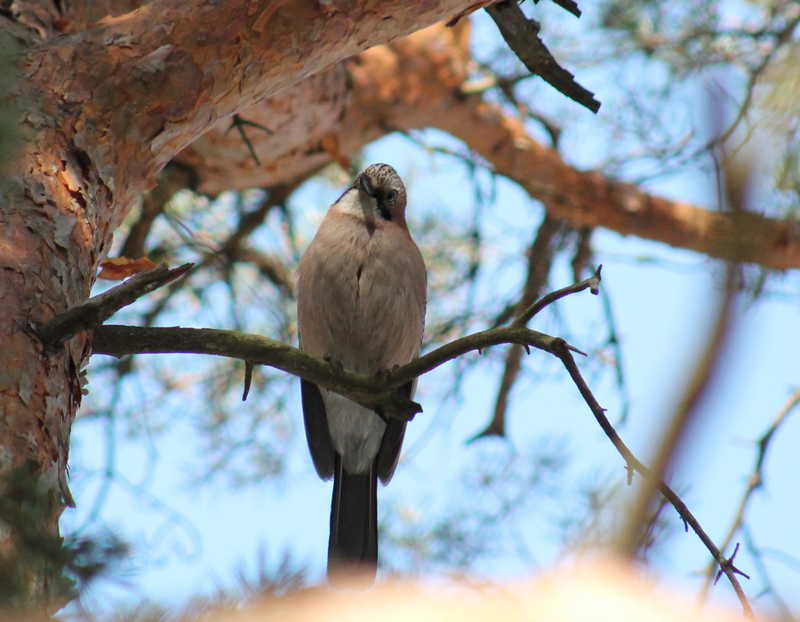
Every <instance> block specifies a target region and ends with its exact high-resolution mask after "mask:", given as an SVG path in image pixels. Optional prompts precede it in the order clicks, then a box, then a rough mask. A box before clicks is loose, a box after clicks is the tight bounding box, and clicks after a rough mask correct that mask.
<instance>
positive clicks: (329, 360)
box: [323, 354, 344, 374]
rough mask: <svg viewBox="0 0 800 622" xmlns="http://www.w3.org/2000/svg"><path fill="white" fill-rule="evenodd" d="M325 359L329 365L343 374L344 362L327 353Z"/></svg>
mask: <svg viewBox="0 0 800 622" xmlns="http://www.w3.org/2000/svg"><path fill="white" fill-rule="evenodd" d="M323 360H324V361H325V362H326V363H327V364H328V365H330V366H331V367H333V369H334V371H336V372H337V373H339V374H341V373H342V372H343V371H344V365H342V362H341V361H340V360H339V359H335V358H333V357H332V356H331V355H330V354H326V355H325V356H324V357H323Z"/></svg>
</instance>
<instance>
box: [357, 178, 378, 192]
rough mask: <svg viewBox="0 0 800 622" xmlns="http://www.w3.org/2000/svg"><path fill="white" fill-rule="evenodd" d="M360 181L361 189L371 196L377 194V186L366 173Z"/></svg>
mask: <svg viewBox="0 0 800 622" xmlns="http://www.w3.org/2000/svg"><path fill="white" fill-rule="evenodd" d="M360 183H361V189H362V190H363V191H364V192H366V193H367V194H368V195H369V196H371V197H374V196H375V187H374V186H373V185H372V183H371V182H370V180H369V177H367V176H366V175H362V176H361V178H360Z"/></svg>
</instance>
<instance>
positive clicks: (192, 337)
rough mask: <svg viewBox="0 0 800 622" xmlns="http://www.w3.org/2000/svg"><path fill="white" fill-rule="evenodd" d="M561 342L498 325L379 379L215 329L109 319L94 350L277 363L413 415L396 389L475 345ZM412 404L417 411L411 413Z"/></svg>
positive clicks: (546, 346)
mask: <svg viewBox="0 0 800 622" xmlns="http://www.w3.org/2000/svg"><path fill="white" fill-rule="evenodd" d="M562 341H563V340H561V339H559V338H556V337H551V336H549V335H545V334H544V333H540V332H537V331H534V330H529V329H527V328H525V327H521V326H508V327H502V328H494V329H491V330H486V331H482V332H479V333H475V334H473V335H468V336H466V337H462V338H461V339H457V340H455V341H452V342H450V343H448V344H446V345H443V346H441V347H440V348H437V349H436V350H434V351H433V352H430V353H428V354H426V355H425V356H422V357H420V358H418V359H416V360H414V361H412V362H411V363H409V364H408V365H404V366H403V367H400V368H398V369H395V370H392V371H390V372H388V373H386V374H381V375H379V376H377V377H375V378H370V377H367V376H362V375H359V374H354V373H351V372H347V371H344V370H340V369H338V368H337V367H336V366H335V365H331V364H330V363H327V362H325V361H322V360H320V359H317V358H315V357H313V356H311V355H309V354H306V353H305V352H302V351H300V350H298V349H297V348H293V347H292V346H289V345H287V344H285V343H282V342H280V341H275V340H273V339H269V338H267V337H262V336H260V335H250V334H246V333H240V332H236V331H230V330H217V329H212V328H181V327H177V326H176V327H156V328H150V327H141V326H120V325H114V324H107V325H104V326H99V327H97V328H96V329H95V333H94V340H93V343H92V353H93V354H108V355H111V356H117V357H120V356H125V355H128V354H167V353H173V354H212V355H216V356H227V357H230V358H236V359H241V360H244V361H250V362H251V363H254V364H257V365H269V366H270V367H275V368H276V369H280V370H282V371H285V372H288V373H290V374H293V375H295V376H300V377H301V378H305V379H306V380H310V381H311V382H314V383H315V384H318V385H321V386H323V387H325V388H327V389H331V390H333V391H336V392H337V393H341V394H343V395H346V396H348V397H351V398H352V399H354V400H355V401H357V402H359V403H360V404H362V405H364V406H366V407H368V408H373V409H385V410H387V409H388V410H391V411H393V412H394V413H399V414H395V415H392V416H399V417H401V418H405V419H408V418H410V417H411V416H413V414H414V412H418V411H419V406H418V405H415V404H414V403H413V402H410V401H409V400H408V399H406V398H402V397H401V396H399V395H394V394H393V390H394V389H397V388H400V387H402V386H404V385H406V384H407V383H408V382H409V381H411V380H413V379H415V378H416V377H418V376H421V375H422V374H425V373H427V372H429V371H431V370H433V369H435V368H436V367H439V366H440V365H442V364H444V363H446V362H447V361H449V360H451V359H454V358H457V357H459V356H462V355H463V354H466V353H467V352H471V351H473V350H477V351H481V350H483V349H485V348H488V347H490V346H494V345H499V344H502V343H516V344H519V345H523V346H533V347H534V348H538V349H540V350H544V351H546V352H554V347H555V344H559V347H561V345H560V344H561V343H562ZM412 405H413V406H412ZM413 408H416V410H413V412H412V409H413ZM387 414H391V413H387Z"/></svg>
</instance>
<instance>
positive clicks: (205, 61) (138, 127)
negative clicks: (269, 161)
mask: <svg viewBox="0 0 800 622" xmlns="http://www.w3.org/2000/svg"><path fill="white" fill-rule="evenodd" d="M467 4H468V2H467V0H434V1H432V2H426V3H422V4H420V3H419V2H413V1H411V0H405V1H402V2H392V3H381V2H377V1H374V0H372V1H371V0H362V1H359V2H354V3H349V4H347V5H340V4H338V3H326V2H317V1H316V0H294V1H292V2H288V0H227V1H226V2H206V1H205V0H154V1H152V2H148V3H146V4H143V5H142V6H141V7H139V8H138V9H137V10H133V11H130V12H129V13H125V14H123V15H118V16H115V17H110V16H109V17H105V18H103V19H101V20H99V21H98V22H96V23H94V24H92V26H93V27H91V28H87V29H86V30H83V31H81V32H78V33H76V34H74V35H71V36H69V37H53V38H51V39H48V40H47V41H46V42H45V43H44V44H43V45H40V46H38V47H37V48H35V49H33V50H32V51H31V53H30V55H29V57H28V64H29V68H30V72H29V75H30V81H31V83H32V85H34V88H38V89H40V91H39V93H46V94H47V96H48V98H49V99H50V100H51V101H53V102H69V106H60V107H58V110H59V114H60V117H59V118H58V119H57V120H56V123H57V126H58V127H59V128H60V129H61V132H60V133H63V134H64V139H65V142H66V144H68V145H72V146H73V148H74V149H75V150H76V151H77V152H79V154H80V158H81V159H82V161H84V162H85V163H91V164H93V165H94V166H96V168H97V169H98V172H99V175H100V177H101V178H102V181H103V183H104V185H105V187H106V188H107V189H113V192H114V195H115V199H116V203H117V205H119V206H120V207H121V208H122V209H123V210H124V209H127V207H128V206H129V205H130V203H131V202H132V201H133V200H134V199H135V198H136V197H138V196H139V195H140V194H141V192H142V191H143V190H146V189H147V188H149V187H152V185H153V183H154V179H155V175H156V174H157V173H158V171H159V170H160V169H161V168H162V167H163V166H164V164H166V163H167V162H168V161H169V160H170V159H171V158H172V157H173V156H174V155H175V154H176V153H178V152H179V151H180V150H181V149H183V148H184V147H185V146H187V145H188V144H190V143H191V142H192V141H193V140H195V139H196V138H197V137H198V136H200V135H202V134H203V133H204V132H205V131H206V130H207V129H209V128H210V127H211V126H212V125H213V124H214V122H215V121H217V120H218V119H226V118H227V117H229V116H230V115H232V114H235V113H237V112H239V111H240V110H242V109H244V108H247V107H249V106H252V105H253V104H255V103H256V102H258V101H260V100H262V99H263V98H264V97H268V96H270V95H273V94H275V93H278V92H280V91H281V90H283V89H286V88H288V87H290V86H292V85H294V84H296V83H297V82H299V81H301V80H302V79H303V78H305V77H308V76H311V75H313V74H315V73H318V72H320V71H323V70H324V69H326V68H327V67H330V66H331V65H333V64H335V63H337V62H339V61H341V60H343V59H345V58H348V57H350V56H352V55H353V54H357V53H358V52H359V51H361V50H364V49H367V48H369V47H371V46H374V45H377V44H380V43H383V42H386V41H389V40H391V39H393V38H396V37H400V36H404V35H407V34H409V33H412V32H414V31H416V30H418V29H420V28H424V27H425V26H428V25H430V24H432V23H434V22H436V21H438V20H441V19H445V18H447V17H450V16H452V15H454V14H455V13H457V12H459V11H460V10H462V9H463V8H465V6H466V5H467ZM53 107H56V104H55V103H54V104H53ZM265 126H266V127H269V124H268V123H267V124H265ZM60 142H61V141H59V143H57V144H60Z"/></svg>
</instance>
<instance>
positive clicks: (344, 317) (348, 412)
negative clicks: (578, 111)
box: [297, 163, 427, 582]
mask: <svg viewBox="0 0 800 622" xmlns="http://www.w3.org/2000/svg"><path fill="white" fill-rule="evenodd" d="M426 305H427V272H426V268H425V262H424V260H423V258H422V254H421V253H420V251H419V248H418V247H417V245H416V243H415V242H414V240H413V239H412V237H411V234H410V232H409V230H408V226H407V223H406V189H405V185H404V184H403V180H402V179H401V178H400V176H399V175H398V174H397V171H395V169H394V168H393V167H392V166H390V165H388V164H382V163H379V164H371V165H370V166H368V167H367V168H366V169H364V170H363V171H362V172H361V173H360V174H359V175H358V176H357V177H356V178H355V180H354V181H353V183H352V184H351V185H350V186H348V187H347V189H346V190H345V191H344V192H343V193H342V195H341V196H340V197H339V198H338V199H337V200H336V201H335V202H334V203H333V204H332V205H331V206H330V208H329V209H328V211H327V213H326V215H325V217H324V219H323V221H322V223H321V224H320V226H319V229H318V230H317V233H316V235H315V236H314V238H313V240H312V241H311V244H310V245H309V246H308V248H307V249H306V251H305V252H304V253H303V256H302V257H301V259H300V263H299V265H298V276H297V315H298V328H299V336H300V348H301V349H302V350H303V351H304V352H307V353H308V354H312V355H314V356H317V357H320V358H324V359H326V360H327V361H329V362H330V363H331V364H334V365H337V366H341V367H342V368H344V369H346V370H348V371H351V372H355V373H359V374H365V375H379V374H382V373H386V372H387V371H390V370H392V369H394V368H395V367H397V366H402V365H405V364H407V363H410V362H411V361H412V360H414V359H415V358H416V357H417V356H419V352H420V348H421V345H422V336H423V330H424V325H425V310H426ZM300 387H301V402H302V407H303V420H304V423H305V431H306V440H307V441H308V448H309V451H310V453H311V458H312V461H313V463H314V467H315V469H316V471H317V474H318V475H319V476H320V477H321V478H322V479H330V478H331V477H333V494H332V497H331V516H330V536H329V539H328V572H327V574H328V577H329V579H330V580H331V581H332V582H335V581H336V578H337V576H343V574H344V571H352V570H357V571H359V572H360V573H361V574H362V575H365V576H367V577H369V578H371V579H373V580H374V577H375V574H376V570H377V563H378V525H377V481H378V479H380V480H381V482H382V483H383V484H384V485H385V484H388V483H389V480H391V478H392V475H393V474H394V471H395V468H396V467H397V462H398V459H399V456H400V449H401V446H402V444H403V437H404V435H405V429H406V423H405V422H404V421H400V420H398V419H394V418H384V417H383V416H382V415H381V414H379V413H377V412H375V411H373V410H370V409H368V408H365V407H363V406H361V405H359V404H357V403H356V402H353V401H352V400H350V399H348V398H346V397H344V396H342V395H340V394H338V393H335V392H333V391H330V390H328V389H325V388H321V387H319V386H317V385H315V384H314V383H312V382H309V381H307V380H304V379H301V385H300ZM415 388H416V380H414V381H412V382H409V383H408V384H407V385H406V386H404V387H402V390H403V391H404V392H405V393H406V394H407V395H408V397H409V399H410V398H411V397H412V396H413V393H414V390H415Z"/></svg>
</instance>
